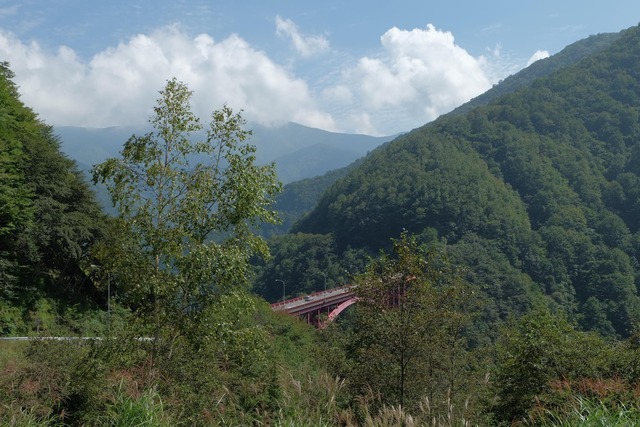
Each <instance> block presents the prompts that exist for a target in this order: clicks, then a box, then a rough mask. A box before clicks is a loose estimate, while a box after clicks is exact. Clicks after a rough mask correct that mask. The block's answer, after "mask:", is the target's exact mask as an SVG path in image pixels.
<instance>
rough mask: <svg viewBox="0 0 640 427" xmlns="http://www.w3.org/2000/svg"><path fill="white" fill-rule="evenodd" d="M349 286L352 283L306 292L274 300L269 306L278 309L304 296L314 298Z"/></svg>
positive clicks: (302, 298) (300, 299)
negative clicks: (282, 299) (293, 296)
mask: <svg viewBox="0 0 640 427" xmlns="http://www.w3.org/2000/svg"><path fill="white" fill-rule="evenodd" d="M351 286H352V285H343V286H338V287H337V288H331V289H327V290H326V291H325V290H322V291H318V292H313V293H311V294H306V295H302V296H299V297H295V298H291V299H288V300H284V301H279V302H274V303H273V304H271V308H272V309H273V310H279V309H280V308H282V307H284V306H286V305H288V304H291V303H294V302H296V301H302V300H304V299H305V298H306V299H316V298H317V297H319V296H322V295H329V294H332V293H334V292H337V291H343V290H345V289H348V288H350V287H351Z"/></svg>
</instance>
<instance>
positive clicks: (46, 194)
mask: <svg viewBox="0 0 640 427" xmlns="http://www.w3.org/2000/svg"><path fill="white" fill-rule="evenodd" d="M12 78H13V73H12V72H11V70H10V69H9V66H8V64H7V63H0V176H1V177H2V179H1V180H0V334H2V335H4V334H15V333H26V332H29V331H30V330H31V329H36V328H37V329H38V330H44V329H46V328H47V327H52V325H53V324H54V323H55V322H56V321H57V318H58V316H61V315H62V314H63V312H64V310H68V311H72V310H71V309H70V307H74V308H73V310H76V311H75V313H76V314H77V313H78V312H81V311H84V310H86V308H87V307H86V305H87V304H89V305H91V304H93V303H94V302H95V300H96V299H97V301H98V302H101V301H102V300H103V298H102V297H101V295H100V293H99V292H98V291H97V290H96V288H95V287H94V286H93V283H91V280H88V278H87V277H86V275H85V272H84V270H85V269H86V268H87V267H88V264H89V263H90V260H89V258H88V253H89V248H90V246H91V244H92V243H93V242H94V241H95V240H96V239H98V238H99V237H100V236H101V235H102V233H103V231H104V229H103V227H104V223H103V214H102V212H101V210H100V208H99V206H98V204H97V203H96V201H95V199H94V196H93V193H92V192H91V191H90V189H89V186H88V185H87V184H86V183H85V181H84V179H83V177H82V174H81V173H80V171H79V170H78V168H77V166H76V164H75V163H74V162H73V161H72V160H70V159H69V158H67V157H66V156H65V155H64V154H62V152H61V151H60V143H59V140H58V139H57V138H56V137H55V136H54V134H53V131H52V129H51V127H50V126H48V125H46V124H45V123H43V122H41V121H40V119H39V118H38V116H37V114H36V113H34V112H33V111H32V110H31V109H29V108H28V107H26V106H25V105H24V104H23V103H22V102H21V101H20V98H19V94H18V90H17V88H16V86H15V85H14V83H13V81H12ZM96 294H98V295H97V298H96Z"/></svg>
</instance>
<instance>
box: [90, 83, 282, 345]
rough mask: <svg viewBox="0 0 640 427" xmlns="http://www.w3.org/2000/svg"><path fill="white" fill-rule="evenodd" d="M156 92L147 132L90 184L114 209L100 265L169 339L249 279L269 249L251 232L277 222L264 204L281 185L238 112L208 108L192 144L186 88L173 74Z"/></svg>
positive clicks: (196, 123)
mask: <svg viewBox="0 0 640 427" xmlns="http://www.w3.org/2000/svg"><path fill="white" fill-rule="evenodd" d="M160 95H161V96H160V98H159V99H158V100H157V104H156V106H155V107H154V115H153V116H152V117H151V119H150V123H151V125H152V129H153V130H152V131H151V132H149V133H147V134H146V135H143V136H136V135H133V136H132V137H131V138H130V139H129V140H128V141H127V142H126V143H125V144H124V148H123V149H122V151H121V153H120V154H121V157H119V158H111V159H108V160H106V161H105V162H104V163H102V164H99V165H97V166H95V167H94V169H93V179H94V181H95V182H101V183H105V184H106V186H107V188H108V190H109V192H110V193H111V198H112V201H113V204H114V206H116V207H117V208H118V210H119V213H120V215H119V219H118V226H119V229H120V231H122V233H121V234H120V235H119V237H117V238H116V239H115V241H114V242H113V243H112V244H111V246H110V247H109V248H105V249H106V251H105V253H107V254H109V255H108V257H107V259H106V260H105V263H106V265H105V267H108V268H110V269H113V271H114V272H115V273H116V274H117V276H118V278H119V280H120V281H121V282H122V283H124V284H125V285H126V288H125V292H126V295H127V297H128V298H129V301H128V302H129V303H130V304H131V305H132V306H134V307H137V308H138V309H139V311H140V312H141V313H146V314H149V315H151V317H152V319H153V321H152V322H153V324H154V325H155V334H156V337H158V336H159V334H160V333H161V332H162V331H163V329H165V330H169V331H171V333H172V334H173V337H174V338H175V336H177V335H179V334H184V333H185V332H188V330H185V327H189V328H191V329H193V326H194V325H195V323H197V319H198V316H197V315H196V314H197V313H198V312H201V311H202V310H205V309H206V308H207V306H209V305H210V304H211V303H212V302H213V301H215V299H216V298H215V296H216V295H219V294H220V293H223V292H225V290H227V289H229V288H230V287H237V286H238V285H242V284H244V283H245V282H246V278H245V273H246V270H247V265H248V260H249V257H250V256H252V255H253V254H256V253H258V254H263V255H264V254H267V253H268V249H267V246H266V244H265V242H264V241H263V240H262V239H261V238H259V237H257V236H256V235H255V234H254V233H253V229H254V228H255V227H256V226H257V225H258V224H259V223H262V222H267V223H273V222H275V221H276V214H275V212H274V211H272V210H270V209H269V205H270V204H271V203H272V200H273V197H274V196H275V194H276V193H277V192H278V191H279V190H280V183H279V182H278V181H277V178H276V175H275V169H274V166H273V165H267V166H258V165H256V164H255V155H254V153H255V150H256V148H255V147H254V146H252V145H250V144H248V143H246V142H245V140H246V139H247V138H248V137H249V136H250V135H251V132H250V131H247V130H244V129H243V126H244V125H245V120H244V119H243V118H242V116H241V115H240V114H239V113H234V112H233V111H232V110H231V108H229V107H228V106H226V105H225V106H224V107H222V109H220V110H216V111H214V112H213V113H212V115H211V121H210V124H209V127H208V129H207V130H206V134H205V136H204V139H203V140H200V141H196V137H198V136H199V135H200V136H201V135H202V134H204V132H200V131H201V130H202V128H203V126H202V125H201V124H200V120H199V119H198V118H197V117H196V116H195V115H194V114H193V113H192V111H191V106H190V99H191V95H192V92H191V91H190V90H189V89H188V87H187V86H186V85H185V84H184V83H181V82H179V81H178V80H176V79H175V78H174V79H172V80H169V81H168V82H167V84H166V86H165V88H164V89H163V90H162V91H160ZM164 326H169V328H164ZM196 329H197V328H196Z"/></svg>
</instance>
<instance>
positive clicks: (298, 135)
mask: <svg viewBox="0 0 640 427" xmlns="http://www.w3.org/2000/svg"><path fill="white" fill-rule="evenodd" d="M247 127H248V128H249V129H252V130H253V135H252V137H251V139H250V141H249V142H250V143H252V144H254V145H256V147H257V148H258V151H257V153H256V157H257V160H258V163H261V164H266V163H270V162H275V164H276V169H277V171H278V176H279V177H280V179H281V180H282V181H283V182H284V183H288V182H292V181H297V180H300V179H305V178H309V177H312V176H316V175H322V174H324V173H325V172H327V171H330V170H333V169H339V168H341V167H344V166H347V165H348V164H350V163H352V162H353V161H355V160H356V159H358V158H360V157H362V156H364V155H366V154H367V153H368V152H370V151H371V150H373V149H374V148H376V147H377V146H379V145H380V144H382V143H384V142H387V141H389V140H391V139H393V137H373V136H368V135H355V134H342V133H334V132H327V131H323V130H320V129H314V128H309V127H306V126H302V125H299V124H296V123H287V124H284V125H281V126H274V127H267V126H261V125H257V124H253V125H251V124H250V125H249V126H247ZM148 130H149V129H148V127H144V126H139V127H131V126H127V127H109V128H81V127H69V126H59V127H55V128H54V132H55V133H56V134H57V135H58V136H59V137H60V140H61V147H62V150H63V152H65V153H66V154H67V155H68V156H69V157H71V158H72V159H74V160H76V161H77V162H78V164H79V165H80V167H81V168H82V169H85V170H88V169H90V168H91V167H92V166H93V165H94V164H97V163H100V162H102V161H103V160H105V159H106V158H108V157H114V156H117V155H118V152H119V151H120V149H121V148H122V144H124V142H125V141H127V140H128V139H129V137H130V136H131V135H132V134H137V135H142V134H144V133H146V132H148Z"/></svg>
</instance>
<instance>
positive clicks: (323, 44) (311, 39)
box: [276, 16, 329, 58]
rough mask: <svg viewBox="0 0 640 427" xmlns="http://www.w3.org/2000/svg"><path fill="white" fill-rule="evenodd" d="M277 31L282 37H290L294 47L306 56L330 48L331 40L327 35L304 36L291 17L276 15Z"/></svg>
mask: <svg viewBox="0 0 640 427" xmlns="http://www.w3.org/2000/svg"><path fill="white" fill-rule="evenodd" d="M276 33H277V34H278V35H279V36H281V37H287V38H289V39H290V40H291V43H293V47H294V49H295V50H296V51H297V52H298V53H299V54H300V55H302V56H303V57H305V58H308V57H311V56H313V55H316V54H319V53H322V52H326V51H327V50H329V41H328V40H327V39H326V38H325V37H323V36H303V35H302V34H300V31H299V30H298V26H297V25H296V24H295V22H293V21H292V20H290V19H283V18H282V17H280V16H276Z"/></svg>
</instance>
